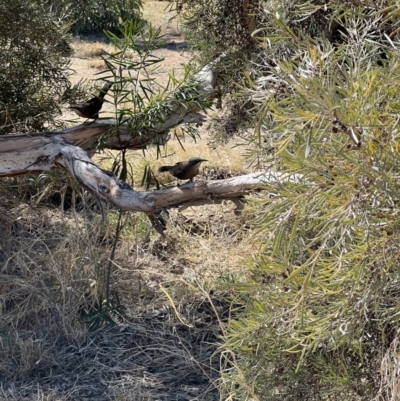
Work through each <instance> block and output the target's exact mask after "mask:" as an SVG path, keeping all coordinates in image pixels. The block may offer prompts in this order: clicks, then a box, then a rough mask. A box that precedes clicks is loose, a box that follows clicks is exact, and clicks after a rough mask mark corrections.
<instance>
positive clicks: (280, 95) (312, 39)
mask: <svg viewBox="0 0 400 401" xmlns="http://www.w3.org/2000/svg"><path fill="white" fill-rule="evenodd" d="M283 3H284V2H281V4H282V5H283ZM315 3H316V2H315ZM315 3H314V6H313V5H312V4H311V5H310V2H307V3H301V2H295V4H293V2H292V3H291V5H290V6H289V4H288V3H286V5H287V7H283V8H282V9H281V10H279V9H278V10H277V9H275V12H274V13H272V12H267V13H266V18H268V19H269V20H268V23H267V24H266V25H265V26H264V32H265V41H267V40H269V41H270V42H269V46H265V47H264V48H263V49H260V50H259V52H258V53H257V55H256V57H255V59H256V60H257V64H256V63H255V64H254V66H253V68H252V69H251V71H250V70H249V71H248V72H247V74H246V79H247V80H248V83H249V85H248V86H247V88H246V89H244V90H243V91H242V93H241V95H242V96H243V97H244V98H251V99H252V102H253V104H254V105H255V107H254V109H253V111H254V113H256V112H257V113H258V118H259V123H258V125H257V127H256V129H255V131H254V132H253V133H251V135H250V134H249V135H248V136H247V137H246V139H247V140H248V148H249V149H250V150H251V151H252V152H253V153H252V157H254V159H257V160H260V161H261V162H262V163H263V164H269V165H271V166H272V168H273V169H274V170H279V171H281V172H285V173H287V174H288V176H289V177H292V179H291V180H290V181H289V182H283V181H282V182H279V183H270V184H266V189H267V190H268V193H269V196H268V197H267V198H264V199H254V200H252V201H251V207H252V208H253V211H254V213H256V216H257V217H256V219H255V221H254V222H253V226H254V227H256V228H257V230H258V231H257V235H256V236H255V240H257V241H258V242H259V249H260V250H259V252H258V253H257V254H256V255H254V257H253V259H252V261H251V273H252V274H251V277H250V278H249V279H248V280H247V282H245V283H242V284H237V285H235V287H234V288H235V290H236V291H237V293H238V294H239V295H238V296H237V299H236V302H240V301H241V300H242V304H243V305H244V306H245V308H246V309H245V311H244V312H243V313H242V314H240V315H239V317H237V318H235V319H232V321H231V322H230V326H229V328H228V333H227V335H226V336H225V341H224V343H223V345H222V349H223V351H224V353H225V355H227V363H228V366H229V369H226V370H225V371H224V372H223V378H222V386H221V387H222V390H223V391H225V392H226V397H225V399H235V400H245V399H247V400H249V399H253V400H254V399H260V400H261V399H262V400H265V399H271V400H326V399H329V400H349V401H350V400H371V399H376V400H378V399H379V400H395V399H398V398H399V396H400V394H399V392H398V388H399V381H398V376H397V374H396V371H398V368H399V363H398V361H397V356H396V353H397V352H398V343H399V331H398V326H399V323H400V322H399V316H400V306H399V302H398V288H399V285H400V270H399V268H398V266H399V254H400V245H399V244H400V231H399V222H400V220H399V218H400V207H399V195H398V194H399V177H400V158H399V152H400V148H399V143H400V134H399V120H398V113H399V108H400V106H399V101H398V93H399V90H400V87H399V82H400V57H399V54H398V50H397V49H398V47H399V45H400V41H399V39H400V38H399V35H398V32H399V31H400V30H399V29H398V28H399V23H398V21H399V18H398V17H399V15H398V14H399V11H398V9H397V8H396V7H395V2H375V3H374V7H371V6H370V4H368V5H365V6H364V7H363V6H361V5H360V4H357V5H350V4H348V3H343V4H342V5H341V6H340V4H339V3H338V2H332V9H331V10H332V13H331V14H330V17H329V16H327V19H326V26H329V21H330V20H329V18H332V23H334V22H336V23H337V24H339V23H340V25H341V27H342V28H341V29H342V32H347V37H346V38H344V40H341V41H340V42H338V41H337V40H336V37H335V35H332V36H329V35H326V34H324V32H325V30H324V31H322V30H321V31H319V32H320V34H317V33H316V32H317V31H316V30H315V29H311V28H310V27H307V26H306V25H304V26H302V27H299V25H298V26H297V28H296V27H295V25H296V24H295V23H291V22H292V21H290V20H288V19H287V18H289V17H290V18H292V19H295V21H294V22H298V21H303V23H304V21H307V18H310V14H311V13H312V10H317V9H318V8H321V7H322V6H321V5H318V4H315ZM378 3H379V4H378ZM275 6H276V2H275ZM267 11H268V10H267ZM302 13H303V14H302ZM339 16H340V19H339V18H338V17H339ZM303 17H304V18H303ZM309 21H310V22H312V21H313V20H312V18H310V19H309ZM382 54H384V55H385V57H383V58H382ZM271 60H273V62H271ZM244 300H245V301H244ZM232 355H234V357H233V356H232Z"/></svg>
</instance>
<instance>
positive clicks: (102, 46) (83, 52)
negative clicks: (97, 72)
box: [71, 38, 113, 58]
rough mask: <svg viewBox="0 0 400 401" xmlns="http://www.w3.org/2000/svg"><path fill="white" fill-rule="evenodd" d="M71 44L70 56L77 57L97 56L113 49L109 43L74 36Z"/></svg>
mask: <svg viewBox="0 0 400 401" xmlns="http://www.w3.org/2000/svg"><path fill="white" fill-rule="evenodd" d="M71 46H72V49H73V54H72V56H73V57H77V58H99V57H101V56H103V55H104V54H105V52H112V50H113V48H112V46H111V45H109V44H107V43H105V42H100V41H98V40H96V39H80V38H74V39H73V40H72V43H71Z"/></svg>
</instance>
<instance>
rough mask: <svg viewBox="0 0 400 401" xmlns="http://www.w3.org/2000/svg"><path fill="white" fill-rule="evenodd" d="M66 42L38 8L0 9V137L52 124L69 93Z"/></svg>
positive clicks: (8, 5) (18, 0)
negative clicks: (65, 96)
mask: <svg viewBox="0 0 400 401" xmlns="http://www.w3.org/2000/svg"><path fill="white" fill-rule="evenodd" d="M66 39H67V38H66V32H65V29H64V28H63V27H62V26H61V25H59V24H57V23H56V21H55V20H54V18H53V15H52V14H51V13H50V12H49V10H48V9H47V8H45V7H44V6H43V5H42V4H39V3H38V2H35V1H30V0H15V1H6V2H2V3H0V134H4V133H9V132H17V131H29V130H35V131H40V130H43V129H44V128H45V127H46V126H47V127H48V126H49V125H54V124H55V120H56V119H57V117H58V116H59V115H60V114H61V109H60V106H61V104H62V98H63V94H64V92H65V90H66V89H68V88H69V87H70V83H69V81H68V74H69V71H68V64H69V61H68V59H67V58H66V55H67V53H68V51H69V45H68V43H67V40H66Z"/></svg>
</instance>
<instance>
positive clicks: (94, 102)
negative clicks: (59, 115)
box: [69, 82, 113, 120]
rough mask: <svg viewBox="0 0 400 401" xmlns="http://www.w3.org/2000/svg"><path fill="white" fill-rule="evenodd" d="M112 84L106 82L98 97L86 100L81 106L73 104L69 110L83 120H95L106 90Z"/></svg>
mask: <svg viewBox="0 0 400 401" xmlns="http://www.w3.org/2000/svg"><path fill="white" fill-rule="evenodd" d="M112 84H113V83H112V82H107V83H106V84H105V85H104V86H103V87H102V88H101V89H100V93H99V96H95V97H94V98H92V99H90V100H88V101H87V102H85V103H82V104H73V105H71V106H70V107H69V108H70V109H72V110H74V112H75V113H76V114H78V116H79V117H84V118H93V119H94V120H96V119H97V118H99V111H100V109H101V108H102V106H103V103H104V96H105V95H106V93H107V92H108V90H109V89H110V88H111V86H112Z"/></svg>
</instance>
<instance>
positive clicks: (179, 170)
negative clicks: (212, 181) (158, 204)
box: [158, 157, 208, 182]
mask: <svg viewBox="0 0 400 401" xmlns="http://www.w3.org/2000/svg"><path fill="white" fill-rule="evenodd" d="M206 161H208V160H207V159H202V158H201V157H191V158H190V159H189V160H187V161H184V162H179V163H176V164H175V165H174V166H161V167H160V168H159V169H158V172H159V173H162V172H164V171H168V172H169V173H170V174H171V175H172V176H174V177H176V178H178V179H179V180H190V181H191V182H192V181H193V177H195V176H196V175H197V174H199V170H200V165H201V163H202V162H206Z"/></svg>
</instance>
